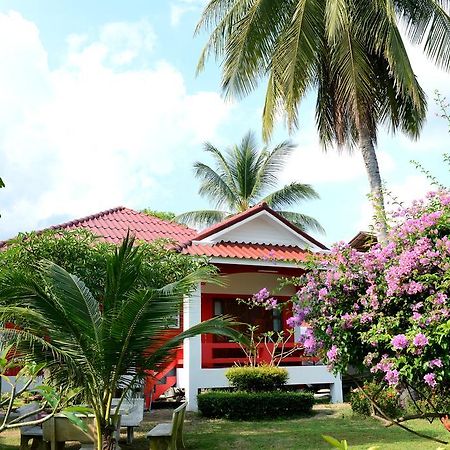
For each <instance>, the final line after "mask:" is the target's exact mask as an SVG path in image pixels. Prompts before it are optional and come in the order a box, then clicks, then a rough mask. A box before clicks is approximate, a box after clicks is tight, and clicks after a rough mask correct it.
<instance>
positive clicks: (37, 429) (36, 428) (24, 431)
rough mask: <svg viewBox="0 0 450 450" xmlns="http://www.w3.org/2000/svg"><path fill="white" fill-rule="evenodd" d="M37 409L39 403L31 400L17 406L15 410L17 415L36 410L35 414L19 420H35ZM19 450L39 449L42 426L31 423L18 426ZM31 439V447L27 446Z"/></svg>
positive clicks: (41, 439)
mask: <svg viewBox="0 0 450 450" xmlns="http://www.w3.org/2000/svg"><path fill="white" fill-rule="evenodd" d="M38 409H39V403H37V402H32V403H29V404H27V405H24V406H21V407H20V408H17V410H16V412H17V414H18V417H20V416H23V415H25V414H29V413H32V412H34V411H36V415H32V416H28V417H27V418H25V419H23V420H21V422H27V421H30V420H36V419H37V418H38V416H37V411H38ZM19 430H20V450H27V449H28V448H31V450H35V449H39V448H41V446H42V441H43V438H42V427H41V425H32V426H25V427H20V428H19ZM30 440H32V443H31V447H30V446H29V442H30Z"/></svg>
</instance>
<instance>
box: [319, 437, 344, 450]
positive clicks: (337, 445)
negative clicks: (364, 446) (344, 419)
mask: <svg viewBox="0 0 450 450" xmlns="http://www.w3.org/2000/svg"><path fill="white" fill-rule="evenodd" d="M322 438H323V439H324V440H325V441H327V442H328V443H329V444H330V445H332V446H333V447H335V448H339V449H341V450H347V448H348V445H347V441H345V440H342V441H338V440H337V439H335V438H334V437H332V436H328V435H325V434H322Z"/></svg>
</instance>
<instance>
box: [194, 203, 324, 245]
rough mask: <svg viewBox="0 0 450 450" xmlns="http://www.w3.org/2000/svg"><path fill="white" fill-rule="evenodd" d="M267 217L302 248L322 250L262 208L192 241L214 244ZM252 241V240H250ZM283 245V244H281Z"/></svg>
mask: <svg viewBox="0 0 450 450" xmlns="http://www.w3.org/2000/svg"><path fill="white" fill-rule="evenodd" d="M262 216H264V217H267V218H269V219H270V220H272V221H273V222H275V223H276V224H277V225H278V226H281V227H282V228H283V229H284V230H286V231H288V232H289V233H290V234H291V235H292V236H293V237H295V239H296V240H297V241H298V243H299V247H301V248H305V249H308V250H311V251H313V252H318V251H322V250H323V249H321V248H320V247H319V246H317V245H316V244H314V243H313V242H311V241H310V240H309V239H307V238H305V237H304V236H302V235H301V234H299V233H297V232H296V231H294V230H293V229H292V228H291V227H289V226H287V225H286V224H285V223H284V222H282V221H281V220H280V219H278V218H277V217H275V216H274V215H273V214H270V213H269V212H268V211H266V210H262V211H259V212H258V213H256V214H254V215H252V216H250V217H247V218H245V219H243V220H241V221H239V222H237V223H235V224H233V225H230V226H229V227H227V228H225V229H223V230H220V231H218V232H216V233H214V234H212V235H210V236H208V237H206V238H204V239H201V240H199V241H195V240H194V241H193V242H192V243H193V244H194V245H195V244H199V243H203V244H214V243H216V242H218V241H220V240H226V239H223V238H224V237H225V236H226V235H227V234H228V233H229V232H230V231H232V230H235V229H237V228H239V227H241V226H243V225H245V224H247V223H249V222H252V221H253V220H255V219H257V218H259V217H262ZM250 242H251V241H250ZM255 243H261V242H255ZM267 244H272V245H276V243H267ZM280 245H283V244H280Z"/></svg>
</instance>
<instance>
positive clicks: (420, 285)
mask: <svg viewBox="0 0 450 450" xmlns="http://www.w3.org/2000/svg"><path fill="white" fill-rule="evenodd" d="M394 220H395V221H394V223H393V225H392V227H391V230H390V233H389V236H388V238H389V240H388V243H387V244H386V245H381V244H377V245H375V246H373V247H372V248H371V249H370V250H369V251H368V252H366V253H359V252H357V251H356V250H355V249H353V248H351V247H349V246H348V245H345V244H340V245H337V246H335V247H334V248H333V249H332V251H331V253H330V254H329V255H321V256H320V257H316V258H314V259H313V261H312V262H311V266H310V268H311V270H310V272H308V273H307V274H306V275H305V276H304V277H303V278H302V279H301V280H297V281H296V283H298V285H300V286H301V287H300V289H299V290H298V292H297V294H296V296H295V297H294V299H293V300H294V316H293V318H292V319H290V323H291V325H297V324H301V323H302V322H303V321H307V323H308V324H309V325H310V326H311V330H310V331H309V333H307V334H306V335H304V336H303V338H302V341H303V345H304V346H305V348H306V349H307V350H308V351H310V352H320V353H321V354H322V356H323V357H324V359H325V361H326V362H327V363H328V364H329V365H330V366H332V367H333V368H334V370H336V371H339V372H345V371H346V370H347V369H348V368H349V367H350V366H351V367H355V368H358V369H359V370H360V371H362V372H364V371H368V372H370V373H371V374H372V375H373V376H374V377H375V378H376V379H377V380H378V381H379V382H384V383H386V384H388V385H390V386H395V387H399V386H403V387H409V388H410V389H413V390H414V392H415V393H416V395H420V396H422V398H425V399H426V402H427V409H430V408H431V410H433V408H434V412H436V411H437V412H440V413H444V412H446V410H447V408H448V403H446V399H448V397H449V394H450V370H449V367H450V356H449V355H450V353H449V349H450V347H449V346H450V300H449V298H450V239H449V235H450V192H449V191H440V192H434V193H430V194H429V195H428V197H427V198H426V199H425V200H422V201H416V202H414V203H413V205H412V206H411V207H409V208H402V209H399V211H398V212H397V213H396V214H395V215H394Z"/></svg>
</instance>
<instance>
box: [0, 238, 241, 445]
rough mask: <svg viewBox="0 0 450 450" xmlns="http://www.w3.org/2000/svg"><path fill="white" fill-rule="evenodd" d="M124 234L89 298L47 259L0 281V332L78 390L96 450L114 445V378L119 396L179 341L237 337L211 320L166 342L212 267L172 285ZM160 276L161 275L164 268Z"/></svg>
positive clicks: (163, 359)
mask: <svg viewBox="0 0 450 450" xmlns="http://www.w3.org/2000/svg"><path fill="white" fill-rule="evenodd" d="M134 243H135V242H134V239H133V238H130V237H128V236H127V238H126V239H124V241H123V243H122V244H121V246H120V247H118V248H115V249H114V251H113V252H112V253H109V254H108V255H107V256H106V259H105V263H106V267H105V268H104V272H103V273H104V281H103V283H101V286H102V288H103V290H102V292H101V293H100V294H98V295H96V294H94V292H92V291H91V290H90V289H89V288H88V287H87V285H86V284H85V283H84V282H83V281H82V280H81V279H80V278H79V277H77V276H76V275H74V274H71V273H70V272H68V271H67V270H65V269H64V268H63V267H61V266H60V265H58V264H55V263H54V262H51V261H48V260H42V261H40V262H39V263H38V264H36V265H35V266H34V268H33V269H32V272H31V276H30V272H28V271H23V270H21V268H18V270H8V271H7V272H6V273H5V272H3V273H2V278H1V281H0V320H1V321H6V322H13V323H14V324H16V327H15V328H10V329H1V330H0V337H1V338H2V339H4V340H6V342H11V343H13V344H14V345H15V346H16V348H17V351H18V352H20V354H22V355H23V358H24V360H25V361H26V360H27V359H30V360H31V361H35V362H36V363H37V364H41V363H45V364H46V367H47V372H48V376H49V379H50V380H52V381H53V383H54V384H55V385H58V386H59V387H61V388H63V389H70V388H79V389H80V396H81V398H82V400H83V401H84V402H85V403H86V404H87V405H89V406H91V407H92V410H93V412H94V414H95V417H96V424H97V430H98V442H97V449H98V450H101V448H102V445H104V446H106V447H107V448H113V447H114V445H115V443H114V438H113V429H114V424H115V423H116V414H117V412H118V410H117V411H112V410H111V402H112V398H113V397H114V396H115V394H116V388H117V386H118V383H119V381H121V384H122V385H123V386H124V387H125V388H124V392H123V394H122V398H124V396H125V395H127V393H128V392H129V390H130V389H131V388H132V387H133V386H135V385H136V383H137V382H138V381H139V380H141V379H142V378H143V377H145V375H146V371H147V370H155V371H158V370H159V369H160V368H161V366H162V365H163V364H165V363H166V362H167V361H169V360H170V359H171V358H172V357H173V351H174V350H175V349H176V348H178V347H179V346H180V345H181V344H182V342H183V340H184V339H185V338H189V337H192V336H196V335H199V334H204V333H213V334H223V335H226V336H228V337H230V338H232V339H236V340H238V339H239V333H238V332H236V331H234V330H233V329H232V328H230V326H231V325H232V324H233V323H232V322H231V321H230V320H228V319H226V318H222V317H216V318H213V319H211V320H208V321H205V322H202V323H200V324H198V325H195V326H194V327H192V328H190V329H189V330H186V331H184V332H181V333H179V334H177V335H175V336H173V337H170V338H169V337H168V336H167V334H166V330H167V323H168V321H170V319H171V318H172V317H173V316H174V315H177V314H179V312H180V308H181V305H182V302H183V299H184V297H185V296H186V295H189V293H190V292H191V291H192V290H193V289H195V288H196V287H197V286H198V283H200V282H201V281H211V279H212V278H213V277H214V269H213V268H211V267H210V266H202V267H198V268H197V269H192V268H191V269H190V270H189V271H188V273H187V274H185V275H184V276H180V275H179V274H177V273H173V274H171V278H172V280H173V281H172V282H169V283H168V284H167V283H164V284H157V283H160V282H161V278H162V277H161V276H160V275H155V276H154V277H152V276H151V274H150V272H151V270H154V271H158V270H159V267H161V264H160V261H158V260H156V261H155V265H153V264H151V261H149V259H148V255H147V253H146V252H147V249H146V248H145V247H142V246H136V245H134ZM166 274H167V271H166Z"/></svg>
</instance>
